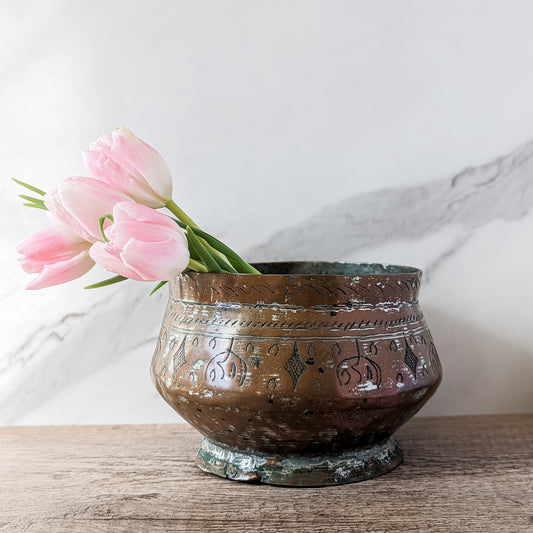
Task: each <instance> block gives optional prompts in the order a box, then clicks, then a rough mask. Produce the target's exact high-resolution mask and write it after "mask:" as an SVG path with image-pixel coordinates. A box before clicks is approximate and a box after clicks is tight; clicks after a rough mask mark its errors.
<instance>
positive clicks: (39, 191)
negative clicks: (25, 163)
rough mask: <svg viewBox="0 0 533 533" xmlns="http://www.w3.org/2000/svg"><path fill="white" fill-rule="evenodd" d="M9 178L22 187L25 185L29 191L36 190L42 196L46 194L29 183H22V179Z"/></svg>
mask: <svg viewBox="0 0 533 533" xmlns="http://www.w3.org/2000/svg"><path fill="white" fill-rule="evenodd" d="M11 179H12V180H13V181H14V182H15V183H18V184H19V185H22V186H23V187H26V189H29V190H30V191H33V192H36V193H37V194H40V195H41V196H44V195H45V194H46V193H45V192H44V191H42V190H41V189H38V188H37V187H34V186H33V185H30V184H29V183H24V182H23V181H20V180H16V179H15V178H11Z"/></svg>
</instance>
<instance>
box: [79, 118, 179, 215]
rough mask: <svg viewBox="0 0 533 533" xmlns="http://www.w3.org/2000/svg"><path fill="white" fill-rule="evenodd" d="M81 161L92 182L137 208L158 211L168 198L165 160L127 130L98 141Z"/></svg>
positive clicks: (170, 188) (169, 194) (119, 130)
mask: <svg viewBox="0 0 533 533" xmlns="http://www.w3.org/2000/svg"><path fill="white" fill-rule="evenodd" d="M83 158H84V162H85V166H86V168H87V170H88V172H89V174H90V175H91V176H92V177H93V178H95V179H98V180H101V181H103V182H105V183H107V184H108V185H109V186H110V187H112V188H114V189H116V190H118V191H121V192H123V193H125V194H127V195H128V196H129V197H131V198H133V199H134V200H135V201H136V202H138V203H140V204H143V205H147V206H149V207H153V208H159V207H163V206H164V205H165V204H166V203H167V202H168V201H169V200H170V199H171V197H172V176H171V173H170V169H169V168H168V166H167V164H166V163H165V160H164V159H163V158H162V157H161V155H160V154H159V153H158V152H157V151H156V150H154V149H153V148H152V147H151V146H149V145H148V144H146V143H145V142H143V141H141V139H139V138H138V137H136V136H135V135H134V134H133V133H132V132H131V131H129V130H128V129H127V128H124V127H121V128H117V129H116V130H115V131H113V133H112V134H111V135H102V136H101V137H99V138H98V140H97V141H96V142H94V143H92V144H91V146H90V147H89V150H86V151H85V152H83Z"/></svg>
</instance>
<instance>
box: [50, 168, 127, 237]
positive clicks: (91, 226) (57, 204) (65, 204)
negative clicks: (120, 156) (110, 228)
mask: <svg viewBox="0 0 533 533" xmlns="http://www.w3.org/2000/svg"><path fill="white" fill-rule="evenodd" d="M125 200H131V198H130V197H128V196H127V195H126V194H124V193H122V192H120V191H116V190H114V189H112V188H111V187H109V186H108V185H106V184H105V183H103V182H102V181H99V180H95V179H91V178H68V179H66V180H64V181H63V182H62V183H61V184H60V185H59V187H58V188H57V189H56V190H55V191H53V192H52V193H51V194H47V195H46V196H45V197H44V203H45V205H46V207H47V208H48V210H49V211H50V214H51V218H52V220H54V221H55V222H61V223H63V224H65V225H67V226H68V227H69V228H70V229H72V230H73V231H74V232H76V233H77V234H78V235H79V236H80V237H82V238H83V239H85V240H86V241H89V242H95V241H98V240H101V236H100V230H99V226H98V223H99V220H100V217H102V216H104V215H110V214H111V213H112V212H113V207H114V206H115V204H117V203H119V202H123V201H125ZM106 224H108V222H106Z"/></svg>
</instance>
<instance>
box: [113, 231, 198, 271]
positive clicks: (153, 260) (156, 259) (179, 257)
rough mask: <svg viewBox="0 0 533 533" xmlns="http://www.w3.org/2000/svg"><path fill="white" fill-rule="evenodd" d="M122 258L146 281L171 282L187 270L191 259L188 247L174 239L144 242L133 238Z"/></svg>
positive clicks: (123, 251)
mask: <svg viewBox="0 0 533 533" xmlns="http://www.w3.org/2000/svg"><path fill="white" fill-rule="evenodd" d="M120 256H121V259H122V262H123V263H124V264H125V265H126V266H127V267H129V268H131V269H132V270H135V271H136V272H137V273H138V274H139V276H141V277H142V278H143V279H144V280H145V281H168V280H171V279H173V278H175V277H176V276H178V275H179V274H180V273H181V272H183V271H184V270H185V269H186V268H187V265H188V264H189V259H190V256H189V250H188V248H187V246H184V245H183V244H182V243H180V242H178V241H176V240H174V239H168V240H166V241H162V242H142V241H139V240H137V239H135V238H132V239H130V240H129V241H128V243H127V244H126V245H125V246H124V248H123V250H122V253H121V254H120Z"/></svg>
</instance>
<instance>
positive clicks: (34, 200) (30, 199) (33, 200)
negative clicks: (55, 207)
mask: <svg viewBox="0 0 533 533" xmlns="http://www.w3.org/2000/svg"><path fill="white" fill-rule="evenodd" d="M19 197H20V198H22V199H23V200H26V201H28V202H31V203H32V204H37V205H40V206H42V207H43V208H44V209H46V206H45V205H44V201H43V200H41V199H40V198H34V197H33V196H26V195H25V194H19Z"/></svg>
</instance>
